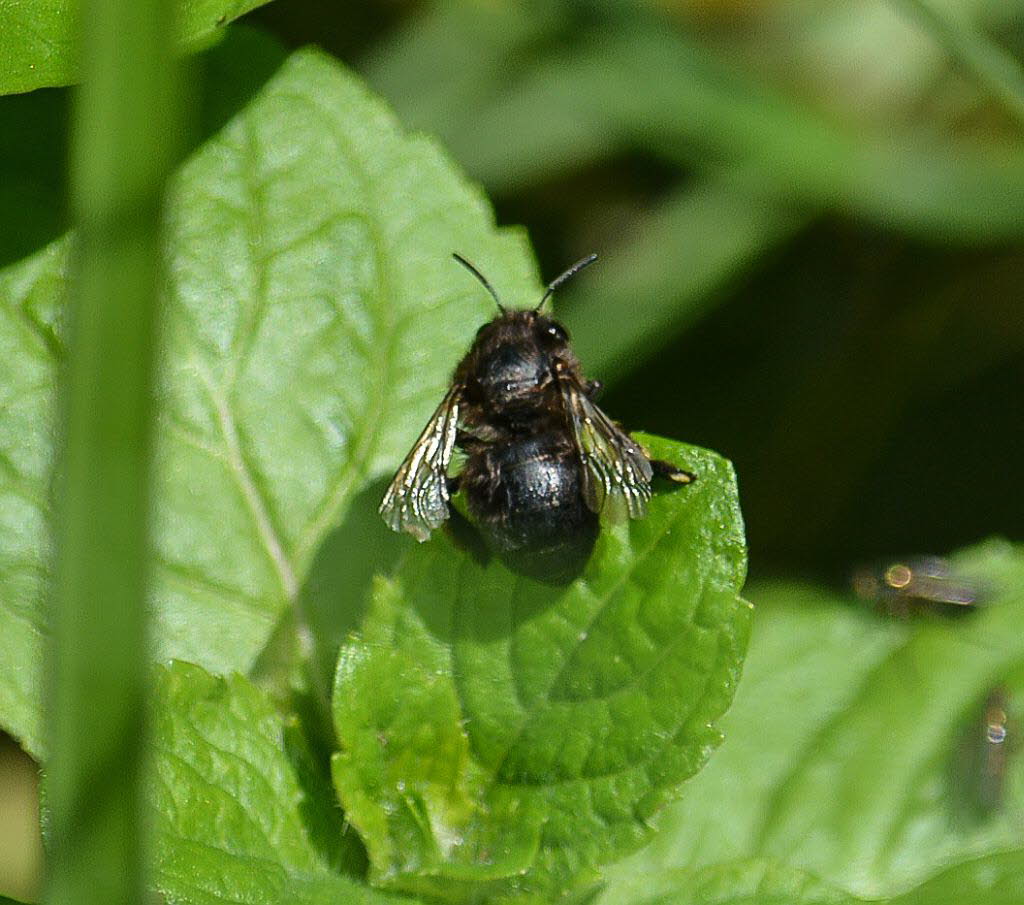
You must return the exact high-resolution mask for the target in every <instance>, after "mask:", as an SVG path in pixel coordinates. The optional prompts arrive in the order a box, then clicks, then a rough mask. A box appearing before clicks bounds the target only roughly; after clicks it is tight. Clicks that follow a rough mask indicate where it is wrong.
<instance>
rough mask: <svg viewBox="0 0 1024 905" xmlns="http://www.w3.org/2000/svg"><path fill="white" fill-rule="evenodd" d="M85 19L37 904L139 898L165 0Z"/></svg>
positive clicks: (171, 108)
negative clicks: (42, 899)
mask: <svg viewBox="0 0 1024 905" xmlns="http://www.w3.org/2000/svg"><path fill="white" fill-rule="evenodd" d="M80 16H81V18H80V33H81V38H82V40H81V52H82V75H83V79H84V84H83V87H82V88H81V89H80V91H79V93H78V96H77V102H76V110H75V118H74V134H73V140H72V154H71V180H70V181H71V210H72V215H73V219H74V221H75V225H76V238H77V249H76V255H75V257H74V261H73V265H72V272H71V275H70V277H71V279H70V290H69V311H70V322H71V331H72V332H71V344H70V352H69V356H68V361H67V363H66V371H65V374H64V385H63V394H62V396H61V404H62V406H63V412H62V415H63V446H62V449H61V454H60V455H61V458H60V461H59V462H58V471H57V473H58V475H59V479H58V480H59V484H58V488H57V491H58V493H57V506H56V521H55V526H56V527H55V537H56V547H57V561H56V569H55V578H54V584H53V589H52V608H51V611H50V617H51V625H52V629H53V632H52V634H53V638H52V643H51V646H50V651H49V654H50V663H49V667H50V669H49V679H50V689H49V691H50V698H49V704H50V714H49V716H50V727H51V728H50V736H49V758H48V760H47V776H46V783H47V784H46V798H47V804H48V807H49V811H50V821H49V833H48V841H49V843H50V845H49V862H48V870H47V883H46V900H47V901H48V902H52V903H58V902H59V903H62V905H63V903H69V902H74V903H75V905H90V903H96V905H100V903H103V905H122V903H124V905H127V903H129V902H131V903H135V902H141V901H142V900H143V897H144V894H145V879H144V856H145V852H146V840H145V832H144V829H145V821H144V820H143V819H142V805H141V798H142V795H141V776H142V771H143V768H144V766H145V747H146V746H145V742H146V729H147V723H148V720H147V716H146V708H147V691H148V682H147V666H146V663H147V651H146V645H147V633H146V621H147V620H146V615H147V614H146V598H145V590H146V564H147V562H148V537H147V522H148V519H147V516H148V500H149V480H148V476H149V459H150V421H151V415H152V409H153V404H152V379H153V378H152V373H153V361H154V349H155V326H156V311H157V296H158V292H159V282H160V269H161V266H160V257H161V254H160V219H161V204H162V199H163V193H164V186H165V182H166V179H167V174H168V172H169V171H170V167H171V165H172V163H173V160H174V154H175V149H176V148H177V146H178V144H179V134H178V130H177V128H176V126H175V122H176V121H177V118H176V114H177V113H178V109H177V105H176V103H175V97H176V94H175V89H176V78H175V72H176V67H175V65H174V64H173V62H172V59H171V42H172V37H173V31H172V20H171V4H170V3H169V0H83V2H82V3H81V7H80Z"/></svg>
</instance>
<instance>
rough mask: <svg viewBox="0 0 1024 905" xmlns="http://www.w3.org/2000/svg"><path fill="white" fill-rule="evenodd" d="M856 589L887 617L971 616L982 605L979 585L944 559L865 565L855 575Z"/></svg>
mask: <svg viewBox="0 0 1024 905" xmlns="http://www.w3.org/2000/svg"><path fill="white" fill-rule="evenodd" d="M851 583H852V585H853V590H854V592H855V593H856V594H857V596H858V597H860V598H861V599H862V600H867V601H870V602H872V603H873V604H874V606H875V608H876V609H877V610H878V611H879V612H880V613H882V614H883V615H887V616H895V617H897V618H903V619H906V618H908V617H910V616H911V615H912V614H914V613H918V612H931V613H935V614H941V615H945V616H957V615H963V614H966V613H970V612H972V611H973V610H975V609H976V608H977V607H978V606H979V605H980V604H981V603H982V598H983V594H982V589H981V587H980V586H979V585H978V583H977V582H975V581H973V580H972V579H970V578H967V577H966V576H963V575H959V574H957V573H956V572H955V571H954V570H953V569H952V567H951V566H950V564H949V562H948V561H947V560H945V559H943V558H942V557H940V556H913V557H908V558H906V559H902V560H898V561H896V562H888V563H885V564H884V565H882V566H881V567H879V566H862V567H860V568H858V569H857V570H856V571H855V572H854V573H853V576H852V581H851Z"/></svg>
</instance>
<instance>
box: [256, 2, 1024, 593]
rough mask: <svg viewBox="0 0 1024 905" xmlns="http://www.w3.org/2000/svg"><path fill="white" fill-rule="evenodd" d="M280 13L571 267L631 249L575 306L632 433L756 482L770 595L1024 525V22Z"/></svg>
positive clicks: (603, 269) (749, 9)
mask: <svg viewBox="0 0 1024 905" xmlns="http://www.w3.org/2000/svg"><path fill="white" fill-rule="evenodd" d="M252 20H255V21H256V22H257V23H259V24H260V25H261V26H263V27H265V28H267V29H269V30H270V31H272V32H273V33H274V34H276V35H277V36H279V37H280V38H281V39H282V40H284V41H285V42H287V43H288V44H289V45H302V44H305V43H310V42H312V43H318V44H321V45H323V46H325V47H326V48H328V49H329V50H331V51H332V52H333V53H335V54H337V55H338V56H339V57H340V58H341V59H343V60H345V61H346V62H348V63H349V64H351V65H352V66H353V67H355V68H356V69H357V70H358V71H360V72H361V73H362V74H363V75H364V76H365V77H366V78H367V79H368V81H369V82H370V84H371V86H372V87H373V88H374V89H375V90H377V91H379V92H380V93H381V94H383V95H384V97H385V98H386V99H387V100H388V101H389V102H390V103H391V104H392V105H393V106H394V107H395V109H396V110H397V111H398V114H399V116H400V117H401V118H402V120H403V121H404V122H405V123H406V124H407V125H409V126H411V127H414V128H417V129H422V130H424V131H426V132H429V133H432V134H434V135H437V136H438V137H439V138H440V139H441V141H442V142H443V143H444V145H445V146H446V147H447V148H448V149H449V150H450V152H451V153H452V154H453V155H454V156H455V157H456V159H457V160H458V161H459V163H460V164H461V165H462V166H463V167H464V168H465V169H466V170H467V171H468V173H469V174H470V175H471V177H473V178H475V179H477V180H480V181H481V182H482V183H483V185H484V187H485V188H486V190H487V191H488V193H489V194H490V196H491V198H492V199H493V201H494V203H495V205H496V207H497V211H498V218H499V221H500V222H502V223H506V224H515V223H522V224H525V226H526V227H527V228H528V230H529V233H530V237H531V239H532V241H533V243H534V247H535V248H536V251H537V255H538V258H539V261H540V265H541V269H542V273H543V275H544V276H545V277H547V278H550V277H552V276H554V275H555V274H557V273H560V272H561V270H562V269H563V268H564V267H565V266H567V265H568V264H569V263H571V262H572V261H574V260H576V259H577V258H578V257H581V256H582V255H584V254H586V253H588V252H590V251H597V252H598V253H599V254H600V255H601V257H602V261H601V263H599V265H598V266H597V267H595V268H593V269H591V270H590V271H588V273H587V274H586V275H585V276H583V277H580V278H579V279H577V280H576V281H575V282H574V283H573V284H570V285H569V286H568V287H566V289H565V291H564V293H563V294H562V296H561V297H560V298H559V299H558V300H557V301H556V310H557V311H558V312H559V314H560V316H562V317H563V318H564V319H565V320H566V321H567V323H568V325H569V326H570V327H571V329H572V331H573V333H574V334H575V336H576V341H577V347H578V352H579V353H580V356H581V358H582V360H583V362H584V365H585V367H586V369H587V371H588V373H589V375H590V376H592V377H597V378H601V379H603V380H605V382H606V384H607V387H608V389H607V391H606V395H605V397H604V406H605V408H606V409H607V410H608V411H609V412H610V413H611V414H613V415H614V416H615V417H616V418H619V419H621V420H622V421H623V422H625V423H626V424H627V426H629V427H632V428H642V429H644V430H649V431H652V432H656V433H660V434H664V435H667V436H671V437H676V438H679V439H683V440H687V441H689V442H694V443H699V444H701V445H705V446H708V447H710V448H712V449H715V450H718V451H719V452H722V453H723V454H725V455H726V456H728V457H729V458H731V459H732V460H733V461H734V462H735V464H736V468H737V471H738V473H739V476H740V491H741V496H742V501H743V506H744V514H745V516H746V519H747V525H748V531H749V541H750V550H751V556H752V569H753V572H754V574H764V573H765V572H785V573H790V574H791V573H793V572H794V571H796V572H800V573H817V574H820V575H822V576H824V577H830V576H837V575H842V574H845V572H846V570H847V568H848V567H849V565H850V564H851V563H852V562H855V561H857V560H861V559H864V558H871V557H874V556H886V555H890V554H895V553H907V552H915V551H932V552H944V551H947V550H949V549H951V548H954V547H957V546H961V545H964V544H967V543H971V542H973V541H975V540H977V539H978V538H980V537H984V536H987V535H989V534H993V533H1001V534H1006V535H1008V536H1010V537H1013V538H1020V537H1021V536H1022V533H1024V532H1022V527H1024V526H1022V521H1021V506H1020V500H1021V499H1024V472H1022V470H1021V469H1020V468H1018V467H1015V463H1017V462H1019V461H1020V452H1019V451H1020V449H1021V447H1022V445H1024V419H1022V418H1021V417H1020V398H1021V391H1022V390H1024V315H1022V313H1021V308H1020V298H1019V287H1020V285H1021V284H1022V282H1024V141H1022V137H1024V135H1022V130H1024V93H1021V92H1020V91H1019V90H1017V89H1020V88H1021V87H1022V86H1024V80H1021V78H1020V70H1019V67H1018V66H1017V64H1016V62H1015V59H1017V58H1019V56H1020V52H1021V51H1022V49H1024V3H1021V2H1018V0H932V3H931V4H930V5H929V6H928V7H924V6H921V5H919V4H918V3H916V2H902V0H891V2H889V0H877V2H875V0H657V2H656V0H649V2H633V3H628V2H622V0H616V2H611V0H609V2H588V3H583V2H580V3H574V2H546V0H534V2H516V3H502V2H486V0H455V2H440V3H405V2H398V0H379V2H375V3H361V4H351V5H347V6H346V7H345V8H344V10H343V11H342V10H339V11H337V12H335V13H333V14H327V13H325V8H324V6H323V5H322V4H320V3H317V2H314V0H278V2H276V3H273V4H270V5H268V6H266V7H264V8H263V9H261V10H259V11H258V12H257V13H256V14H255V16H253V17H250V21H252ZM461 251H462V252H463V253H464V254H467V255H470V256H471V257H472V252H473V250H472V249H461ZM478 264H479V265H480V266H481V267H484V268H486V261H479V262H478ZM523 301H525V300H523Z"/></svg>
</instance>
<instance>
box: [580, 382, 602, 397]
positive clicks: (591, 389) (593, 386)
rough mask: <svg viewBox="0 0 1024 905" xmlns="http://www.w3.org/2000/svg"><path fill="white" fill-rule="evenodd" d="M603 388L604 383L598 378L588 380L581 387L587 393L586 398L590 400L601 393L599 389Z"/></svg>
mask: <svg viewBox="0 0 1024 905" xmlns="http://www.w3.org/2000/svg"><path fill="white" fill-rule="evenodd" d="M603 389H604V384H603V383H601V381H600V380H588V381H587V382H586V385H585V386H584V387H583V392H584V393H586V394H587V398H588V399H589V400H591V401H592V402H593V401H594V400H596V399H597V397H598V396H600V395H601V390H603Z"/></svg>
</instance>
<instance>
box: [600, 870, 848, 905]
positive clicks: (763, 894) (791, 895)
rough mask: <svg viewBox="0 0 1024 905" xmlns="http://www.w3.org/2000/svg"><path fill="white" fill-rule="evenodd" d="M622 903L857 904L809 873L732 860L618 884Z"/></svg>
mask: <svg viewBox="0 0 1024 905" xmlns="http://www.w3.org/2000/svg"><path fill="white" fill-rule="evenodd" d="M616 894H617V896H618V898H616V899H615V901H616V902H617V903H620V905H860V903H862V902H864V900H863V899H855V898H854V897H853V896H850V895H848V894H846V893H843V892H841V891H840V890H838V889H835V888H833V887H830V886H826V885H825V884H824V883H821V882H820V881H818V880H816V879H815V878H814V877H811V876H810V875H808V874H805V873H803V872H801V871H798V870H794V869H793V868H790V867H784V866H782V865H779V864H775V863H773V862H771V861H765V860H757V861H736V862H733V863H729V864H716V865H713V866H711V867H705V868H699V869H695V870H669V871H662V872H660V873H654V874H647V873H645V874H642V875H638V876H637V877H636V878H635V879H634V880H633V882H632V883H631V884H629V885H625V884H623V885H620V886H619V887H617V892H616Z"/></svg>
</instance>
